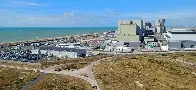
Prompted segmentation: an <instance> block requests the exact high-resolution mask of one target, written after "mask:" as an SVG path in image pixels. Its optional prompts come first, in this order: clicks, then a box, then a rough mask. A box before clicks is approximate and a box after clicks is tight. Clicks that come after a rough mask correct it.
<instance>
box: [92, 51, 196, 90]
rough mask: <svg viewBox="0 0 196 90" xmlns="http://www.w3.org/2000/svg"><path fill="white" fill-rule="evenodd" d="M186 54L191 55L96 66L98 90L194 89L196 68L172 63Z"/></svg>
mask: <svg viewBox="0 0 196 90" xmlns="http://www.w3.org/2000/svg"><path fill="white" fill-rule="evenodd" d="M186 55H189V56H191V55H192V54H190V53H188V54H183V55H182V54H181V53H175V54H154V55H153V54H151V55H135V56H133V55H132V56H125V57H118V58H114V59H113V60H114V62H103V63H100V64H98V65H96V66H95V70H94V71H95V72H94V74H95V78H96V79H97V81H98V83H99V85H100V88H101V90H194V89H195V88H196V85H195V83H196V75H195V74H193V73H195V72H196V68H193V67H189V66H186V65H184V64H182V63H178V62H174V60H175V59H176V58H178V57H179V56H182V57H184V56H186ZM192 56H194V55H192Z"/></svg>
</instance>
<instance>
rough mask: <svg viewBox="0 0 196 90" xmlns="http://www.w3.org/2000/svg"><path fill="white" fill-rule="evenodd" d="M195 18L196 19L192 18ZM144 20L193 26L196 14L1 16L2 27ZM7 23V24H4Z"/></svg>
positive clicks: (71, 13) (104, 24)
mask: <svg viewBox="0 0 196 90" xmlns="http://www.w3.org/2000/svg"><path fill="white" fill-rule="evenodd" d="M190 16H195V17H190ZM140 18H141V19H144V20H147V21H150V20H155V19H160V18H166V23H170V24H173V25H175V24H187V25H188V24H192V25H196V13H194V12H192V13H191V12H189V13H179V12H176V13H174V12H173V13H169V12H168V13H166V12H165V13H160V12H158V13H144V14H142V13H123V14H115V15H113V14H112V13H111V14H107V15H106V13H105V12H102V13H100V12H99V13H91V12H80V11H73V10H72V11H69V12H65V13H63V14H61V15H52V14H48V15H39V14H38V15H28V14H26V15H24V14H6V15H3V16H0V20H1V21H0V25H6V26H60V27H62V26H63V27H74V26H86V27H88V26H117V23H118V20H120V19H140ZM3 21H6V22H3Z"/></svg>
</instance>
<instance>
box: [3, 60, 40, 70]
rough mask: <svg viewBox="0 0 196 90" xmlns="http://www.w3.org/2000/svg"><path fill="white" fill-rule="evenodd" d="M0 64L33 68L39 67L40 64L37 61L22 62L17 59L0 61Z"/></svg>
mask: <svg viewBox="0 0 196 90" xmlns="http://www.w3.org/2000/svg"><path fill="white" fill-rule="evenodd" d="M0 65H6V66H13V67H20V68H34V69H38V68H41V64H39V63H28V64H27V63H23V62H19V61H5V60H4V61H0Z"/></svg>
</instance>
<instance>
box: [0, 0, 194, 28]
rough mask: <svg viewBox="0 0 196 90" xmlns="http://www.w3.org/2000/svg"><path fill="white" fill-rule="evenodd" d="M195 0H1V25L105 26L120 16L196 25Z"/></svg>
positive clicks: (120, 17) (111, 23) (112, 23)
mask: <svg viewBox="0 0 196 90" xmlns="http://www.w3.org/2000/svg"><path fill="white" fill-rule="evenodd" d="M195 3H196V0H1V1H0V26H14V27H15V26H19V27H23V26H30V27H31V26H37V27H88V26H95V27H99V26H102V27H105V26H117V23H118V20H121V19H130V20H131V19H134V20H135V19H144V20H145V21H151V22H153V21H154V20H156V19H160V18H166V25H190V26H194V25H196V6H195V5H194V4H195Z"/></svg>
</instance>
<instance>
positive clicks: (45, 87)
mask: <svg viewBox="0 0 196 90" xmlns="http://www.w3.org/2000/svg"><path fill="white" fill-rule="evenodd" d="M27 90H93V89H92V87H91V85H90V83H88V82H86V81H84V80H82V79H79V78H75V77H71V76H63V75H56V74H47V75H46V76H45V77H44V78H43V79H42V80H41V81H39V82H38V83H36V84H35V85H33V86H32V87H30V88H28V89H27Z"/></svg>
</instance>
